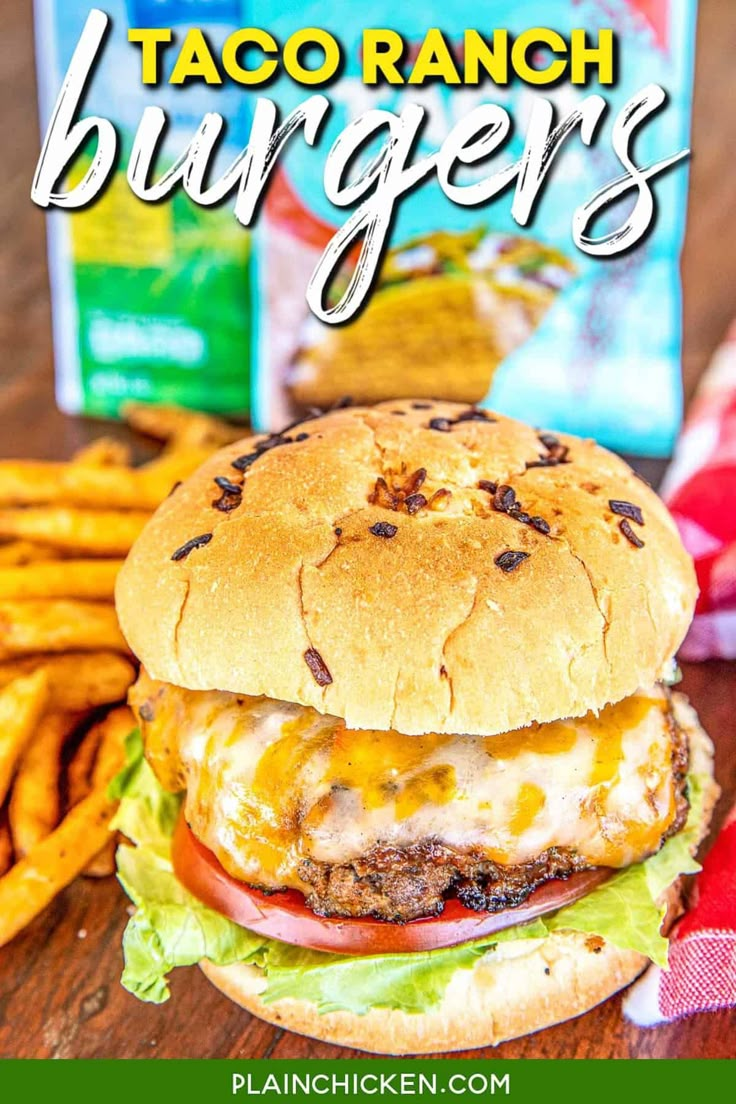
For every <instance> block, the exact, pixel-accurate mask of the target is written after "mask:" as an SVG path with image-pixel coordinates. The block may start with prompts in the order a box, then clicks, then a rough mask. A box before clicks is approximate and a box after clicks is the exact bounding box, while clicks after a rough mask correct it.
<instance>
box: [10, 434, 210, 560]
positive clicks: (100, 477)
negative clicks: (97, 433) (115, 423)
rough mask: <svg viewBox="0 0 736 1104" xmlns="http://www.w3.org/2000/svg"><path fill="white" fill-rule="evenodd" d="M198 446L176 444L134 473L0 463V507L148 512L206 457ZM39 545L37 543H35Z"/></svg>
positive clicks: (206, 452) (120, 469)
mask: <svg viewBox="0 0 736 1104" xmlns="http://www.w3.org/2000/svg"><path fill="white" fill-rule="evenodd" d="M212 451H213V448H212V447H204V446H203V445H202V444H201V443H200V442H199V441H195V442H192V443H186V444H185V443H179V442H178V441H177V442H176V443H175V444H174V445H172V446H171V447H170V448H169V449H167V450H165V452H164V453H163V454H162V455H161V456H160V457H157V458H156V459H155V460H152V461H150V462H149V463H148V464H144V465H142V466H141V467H140V468H128V467H122V466H120V465H113V464H108V465H102V464H89V463H78V462H76V463H75V462H72V463H63V462H61V463H60V462H56V461H36V460H1V461H0V505H3V506H10V507H12V506H36V507H38V506H40V505H44V504H47V503H48V504H50V505H53V506H57V507H61V506H69V507H76V508H79V509H85V508H93V509H106V510H110V509H120V510H138V511H139V510H154V509H155V508H156V507H157V506H158V505H159V503H160V502H162V501H163V500H164V498H166V496H167V495H168V493H169V491H170V490H171V486H172V483H175V482H176V481H177V480H181V479H186V478H187V476H189V475H191V474H192V472H193V471H195V470H196V469H197V468H198V467H199V466H200V464H201V463H202V462H203V461H204V460H206V459H207V457H208V456H210V455H211V454H212ZM37 539H42V538H40V537H39V538H37Z"/></svg>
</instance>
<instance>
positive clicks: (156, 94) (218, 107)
mask: <svg viewBox="0 0 736 1104" xmlns="http://www.w3.org/2000/svg"><path fill="white" fill-rule="evenodd" d="M92 7H93V5H92V4H90V3H88V2H87V0H36V2H35V15H36V46H37V57H38V75H39V85H40V101H41V115H42V129H44V128H45V127H46V124H47V122H48V119H49V117H50V115H51V112H52V110H53V106H54V102H55V99H56V96H57V95H58V92H59V89H60V87H61V84H62V81H63V78H64V74H65V72H66V70H67V67H68V65H69V62H70V60H71V58H72V55H73V53H74V50H75V48H76V46H77V43H78V41H79V38H80V35H81V33H82V29H83V27H84V25H85V21H86V19H87V17H88V15H89V13H90V10H91V8H92ZM98 7H100V8H101V9H103V10H104V11H105V13H106V14H107V15H108V16H109V17H110V26H109V31H108V35H107V38H106V40H105V43H104V52H103V53H102V56H101V60H100V63H99V64H98V65H97V67H96V70H95V72H94V74H93V76H92V79H91V81H90V84H89V88H88V89H87V92H86V96H85V101H84V113H85V114H86V115H93V114H96V115H101V116H108V115H109V117H110V118H111V119H112V120H113V121H114V124H115V126H116V129H117V131H118V135H119V141H120V147H121V148H120V157H119V159H118V164H117V168H116V170H115V172H114V175H113V177H112V179H111V181H110V183H109V185H108V186H107V187H106V188H105V190H104V192H103V193H102V195H101V196H100V197H99V198H98V199H97V200H96V201H95V202H94V203H92V204H90V205H89V206H88V207H86V208H84V209H81V210H75V211H64V210H59V209H57V210H51V211H50V212H49V214H48V221H47V227H48V245H49V269H50V278H51V292H52V308H53V322H54V347H55V359H56V394H57V401H58V403H59V406H60V407H61V408H62V409H63V410H65V411H66V412H68V413H82V414H89V415H97V416H114V415H116V414H117V412H118V410H119V407H120V405H121V403H122V402H124V401H125V400H126V399H139V400H144V401H151V402H156V401H158V402H173V403H179V404H182V405H185V406H191V407H195V408H198V409H204V410H214V411H218V412H221V413H227V414H246V413H247V412H248V408H249V387H250V367H249V355H250V324H251V303H250V295H251V282H250V266H251V249H250V234H249V232H248V231H247V230H245V229H244V228H243V227H242V226H241V225H240V224H239V223H238V222H237V221H236V220H235V218H234V217H233V214H232V210H231V209H229V208H228V207H227V206H222V207H217V208H203V207H199V206H197V205H196V204H195V203H193V202H191V200H190V199H189V198H188V197H187V196H186V195H184V193H183V192H182V191H181V190H177V191H176V192H175V193H174V195H173V196H172V198H171V199H170V200H168V201H167V202H163V203H155V204H154V203H144V202H142V201H141V200H140V199H138V198H137V197H136V196H135V195H134V193H133V192H132V190H131V189H130V188H129V186H128V184H127V181H126V169H127V164H128V159H129V155H130V149H131V146H132V143H133V139H134V135H135V133H136V129H137V127H138V125H139V123H140V120H141V115H142V113H143V111H144V109H145V108H146V107H147V106H149V105H150V104H152V103H155V104H156V105H157V106H159V107H161V108H163V109H164V111H165V112H166V115H167V118H168V128H167V130H166V133H165V137H164V140H163V143H162V148H161V152H160V155H159V159H158V165H157V172H158V173H164V172H165V171H166V170H167V169H168V168H170V166H171V165H172V163H173V162H174V161H175V160H176V158H177V157H178V156H179V155H180V154H181V151H182V150H183V149H184V148H185V147H186V145H187V143H188V142H190V141H191V139H192V135H193V134H194V133H195V132H196V130H197V127H198V126H199V125H200V123H201V120H202V117H203V115H204V114H205V113H206V112H208V111H218V112H221V113H222V115H223V116H224V117H225V118H226V119H227V121H228V129H227V135H226V138H225V141H224V142H223V143H222V146H221V148H220V150H219V152H218V160H217V164H218V165H220V166H225V165H227V164H229V163H230V162H231V161H232V160H233V158H234V157H235V156H236V155H237V153H239V152H240V150H241V149H242V148H243V146H244V145H246V144H247V142H248V136H249V128H250V119H249V105H248V101H247V97H246V96H244V95H243V93H242V90H241V89H239V88H238V87H237V86H236V85H233V84H229V85H228V84H223V85H222V86H218V87H208V86H207V85H206V84H204V83H203V82H201V81H192V82H189V83H187V84H186V86H183V87H177V86H173V85H169V84H167V83H166V80H164V81H162V82H161V83H160V85H159V86H158V87H157V88H156V89H155V90H152V89H151V88H147V87H146V86H144V85H143V84H142V83H141V81H140V79H139V75H138V74H137V72H136V66H137V65H139V64H140V63H139V61H138V59H137V58H136V52H135V47H134V46H132V45H131V44H130V43H129V42H128V29H129V28H130V27H168V28H171V29H172V31H173V34H174V36H175V37H176V40H177V41H179V40H181V39H183V36H184V34H185V32H186V30H187V29H188V28H189V27H199V28H201V29H202V30H203V31H204V32H205V33H206V35H207V36H208V38H209V40H210V41H211V42H212V43H213V45H214V44H217V43H218V42H222V41H224V39H225V38H226V37H227V35H229V34H230V33H232V31H234V30H235V29H236V28H237V27H239V26H240V0H105V3H101V4H99V5H98ZM174 61H175V52H174V51H173V50H171V51H169V52H168V53H167V54H166V55H165V57H164V61H163V62H162V64H163V66H164V68H165V70H166V76H167V77H168V74H169V71H170V69H171V67H172V66H173V64H174ZM93 145H94V141H91V143H90V148H89V150H83V151H82V153H81V155H80V156H79V157H78V158H77V159H76V161H75V162H74V164H73V167H72V170H71V172H70V179H69V180H68V181H67V184H68V186H73V185H74V184H75V182H77V181H78V180H80V179H81V178H82V177H83V176H84V174H85V172H86V171H87V168H88V166H89V163H90V159H91V157H92V155H93V148H92V147H93Z"/></svg>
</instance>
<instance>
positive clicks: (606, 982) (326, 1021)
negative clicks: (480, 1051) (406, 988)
mask: <svg viewBox="0 0 736 1104" xmlns="http://www.w3.org/2000/svg"><path fill="white" fill-rule="evenodd" d="M675 710H676V713H677V717H678V720H679V722H680V724H682V725H683V727H684V728H685V729H686V731H687V734H688V739H689V742H690V762H691V767H692V769H693V770H694V771H696V772H697V773H698V774H699V775H703V776H710V777H711V778H712V770H713V747H712V744H711V742H710V740H709V739H708V737H707V736H706V734H705V733H704V732H703V730H702V728H701V727H700V725H699V723H698V719H697V717H696V715H695V713H694V712H693V710H692V709H691V708H690V706H689V705H688V704H687V702H686V700H685V699H684V698H683V697H682V695H679V694H678V695H675ZM718 793H719V790H718V787H717V786H716V784H715V782H712V784H711V786H710V787H709V788H708V790H707V792H706V793H705V794H704V806H703V819H702V823H701V830H700V838H701V839H702V837H703V836H705V834H706V832H707V830H708V825H709V823H710V818H711V813H712V811H713V806H714V804H715V802H716V800H717V798H718ZM680 888H681V887H680V884H679V882H675V883H674V884H673V885H672V886H671V887H670V888H669V890H667V891H666V893H665V894H664V899H665V900H666V903H667V905H668V918H669V919H670V922H672V921H673V920H674V919H675V917H676V916H677V914H678V912H679V911H680V907H681V906H680ZM647 962H648V959H646V958H644V957H643V956H642V955H639V954H636V953H635V952H633V951H624V950H620V949H619V948H617V947H614V946H612V945H611V944H610V943H605V942H604V941H603V940H601V939H599V938H597V937H591V936H586V935H582V934H579V933H577V932H565V931H559V932H554V933H552V934H551V935H549V936H547V938H546V939H542V940H534V941H532V940H529V941H523V942H521V941H520V942H517V943H508V944H499V947H498V950H497V951H496V952H495V953H494V954H492V955H487V956H485V957H484V958H482V959H480V960H479V961H478V964H477V965H476V966H475V968H474V969H472V970H458V972H457V973H456V974H455V976H454V977H453V978H452V980H451V982H450V984H449V986H448V988H447V992H446V994H445V997H444V1000H443V1001H442V1003H441V1004H440V1005H438V1006H437V1007H436V1008H433V1009H432V1010H431V1011H429V1012H424V1013H421V1014H418V1015H415V1014H409V1013H406V1012H400V1011H396V1010H392V1009H386V1008H374V1009H371V1011H370V1012H368V1013H367V1014H366V1015H365V1016H358V1015H355V1014H354V1013H352V1012H328V1013H325V1014H324V1015H320V1013H319V1011H318V1010H317V1008H316V1007H315V1005H313V1004H310V1003H308V1002H307V1001H302V1000H295V999H290V998H289V999H283V1000H278V1001H274V1002H273V1003H270V1004H266V1003H264V1001H263V999H262V997H261V994H262V993H263V991H264V989H265V979H264V975H263V973H262V971H261V970H259V969H257V968H256V967H255V966H243V965H239V964H238V965H234V966H213V965H212V964H211V963H209V962H204V963H202V964H201V965H202V969H203V970H204V972H205V974H206V975H207V977H208V978H209V979H210V981H212V982H213V983H214V984H215V985H216V986H217V987H218V989H221V990H222V992H223V993H225V994H226V996H228V997H230V999H231V1000H234V1001H235V1002H236V1003H237V1004H240V1005H242V1006H243V1008H246V1009H248V1011H249V1012H252V1013H253V1014H254V1015H256V1016H260V1017H261V1019H264V1020H268V1022H269V1023H273V1024H277V1025H278V1026H279V1027H285V1028H287V1029H288V1030H289V1031H296V1032H299V1033H300V1034H302V1035H310V1036H311V1037H312V1038H315V1039H323V1040H325V1042H330V1043H337V1044H339V1045H340V1046H346V1047H355V1048H357V1049H358V1050H368V1051H372V1052H374V1053H377V1054H431V1053H435V1052H440V1051H448V1050H471V1049H473V1048H475V1047H483V1046H494V1045H495V1044H496V1043H501V1042H504V1040H507V1039H514V1038H517V1037H518V1036H519V1035H529V1034H531V1032H533V1031H539V1030H540V1029H541V1028H543V1027H551V1026H552V1024H556V1023H561V1022H562V1021H563V1020H568V1019H570V1018H572V1017H573V1016H579V1015H581V1013H583V1012H587V1011H588V1010H589V1009H590V1008H593V1007H594V1006H595V1005H596V1004H599V1003H600V1002H601V1001H603V1000H606V999H607V998H608V997H610V996H612V995H613V994H614V993H616V992H618V990H619V989H622V988H623V987H624V986H626V985H629V984H630V983H631V982H632V981H633V980H634V978H636V977H638V975H639V974H640V973H641V972H642V970H643V969H644V968H645V966H646V965H647Z"/></svg>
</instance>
